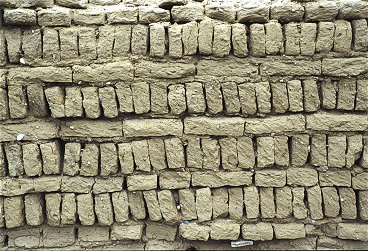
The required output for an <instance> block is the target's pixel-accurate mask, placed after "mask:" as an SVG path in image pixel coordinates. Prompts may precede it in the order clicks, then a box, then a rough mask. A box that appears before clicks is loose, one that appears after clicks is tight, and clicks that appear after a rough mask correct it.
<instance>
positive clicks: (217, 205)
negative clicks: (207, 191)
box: [212, 188, 245, 219]
mask: <svg viewBox="0 0 368 251" xmlns="http://www.w3.org/2000/svg"><path fill="white" fill-rule="evenodd" d="M236 193H237V195H239V193H240V192H239V191H236ZM242 194H243V192H242ZM232 199H233V204H236V206H237V207H235V208H233V209H232V210H233V214H234V209H239V208H240V207H241V208H242V212H243V205H242V206H239V205H237V203H236V201H234V196H233V198H232ZM241 201H242V202H243V196H242V197H241ZM244 203H245V202H244ZM212 205H213V210H212V214H213V219H216V218H219V217H227V216H228V214H229V193H228V190H227V189H226V188H216V189H213V190H212ZM239 211H240V210H236V212H239Z"/></svg>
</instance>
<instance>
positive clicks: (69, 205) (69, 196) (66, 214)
mask: <svg viewBox="0 0 368 251" xmlns="http://www.w3.org/2000/svg"><path fill="white" fill-rule="evenodd" d="M75 199H76V198H75V194H74V193H65V194H63V195H62V202H61V225H72V224H74V223H75V218H76V216H77V203H76V200H75Z"/></svg>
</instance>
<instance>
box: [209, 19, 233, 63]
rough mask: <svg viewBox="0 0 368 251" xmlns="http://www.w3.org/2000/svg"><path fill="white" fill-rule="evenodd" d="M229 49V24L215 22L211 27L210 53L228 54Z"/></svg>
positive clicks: (216, 54) (217, 54)
mask: <svg viewBox="0 0 368 251" xmlns="http://www.w3.org/2000/svg"><path fill="white" fill-rule="evenodd" d="M230 49H231V25H230V24H224V23H221V24H216V25H215V26H214V28H213V45H212V54H213V55H214V56H215V57H224V56H228V55H229V53H230Z"/></svg>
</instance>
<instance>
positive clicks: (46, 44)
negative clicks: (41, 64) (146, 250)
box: [42, 28, 60, 62]
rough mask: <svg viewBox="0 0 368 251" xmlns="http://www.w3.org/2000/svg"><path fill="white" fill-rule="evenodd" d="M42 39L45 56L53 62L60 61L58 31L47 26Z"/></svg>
mask: <svg viewBox="0 0 368 251" xmlns="http://www.w3.org/2000/svg"><path fill="white" fill-rule="evenodd" d="M42 41H43V43H42V45H43V46H42V52H43V58H44V59H45V60H47V61H51V62H58V61H60V47H59V44H60V41H59V33H58V31H57V30H54V29H51V28H45V29H44V30H43V38H42Z"/></svg>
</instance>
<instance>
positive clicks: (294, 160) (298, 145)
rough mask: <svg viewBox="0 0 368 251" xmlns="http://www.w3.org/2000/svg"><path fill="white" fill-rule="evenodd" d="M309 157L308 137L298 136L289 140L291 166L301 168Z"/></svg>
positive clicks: (304, 135) (305, 135)
mask: <svg viewBox="0 0 368 251" xmlns="http://www.w3.org/2000/svg"><path fill="white" fill-rule="evenodd" d="M308 155H309V135H307V134H300V135H295V136H292V138H291V164H292V165H294V166H303V165H304V164H305V163H306V162H307V159H308Z"/></svg>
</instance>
